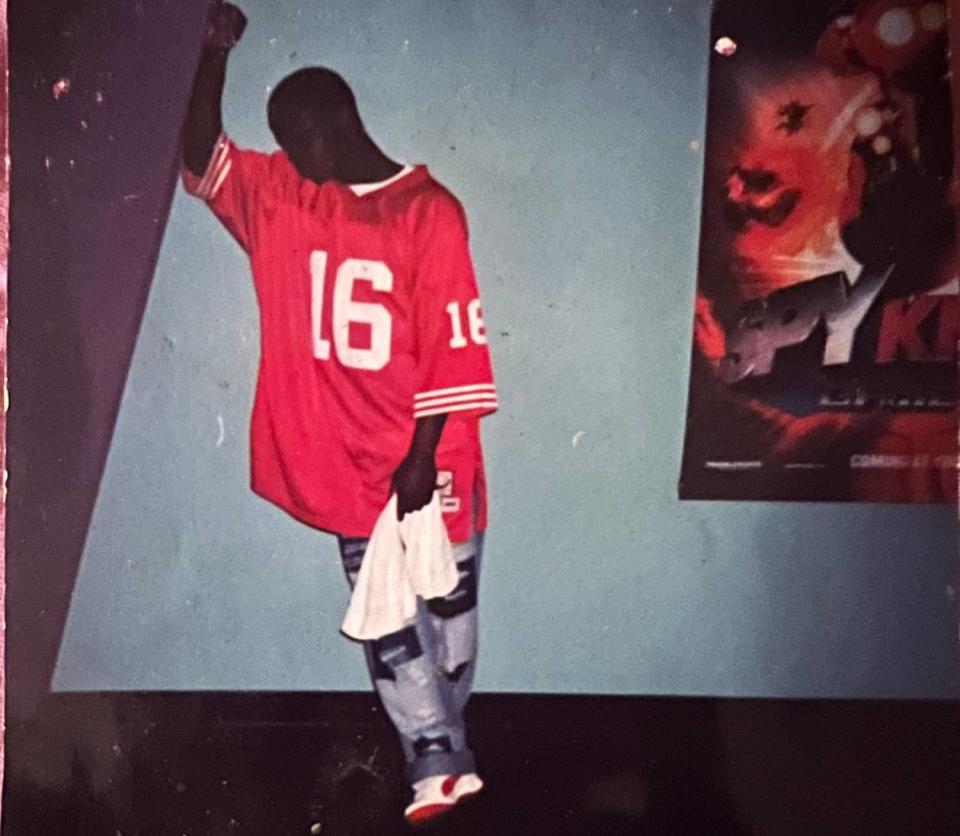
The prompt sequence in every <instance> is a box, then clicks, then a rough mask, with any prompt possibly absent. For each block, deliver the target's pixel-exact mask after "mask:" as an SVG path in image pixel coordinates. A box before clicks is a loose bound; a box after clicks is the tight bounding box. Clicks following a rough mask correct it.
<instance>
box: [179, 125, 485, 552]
mask: <svg viewBox="0 0 960 836" xmlns="http://www.w3.org/2000/svg"><path fill="white" fill-rule="evenodd" d="M183 181H184V185H185V187H186V189H187V191H188V192H190V193H191V194H194V195H197V196H198V197H200V198H202V199H203V200H205V201H206V203H207V204H208V205H209V206H210V208H211V209H212V210H213V212H214V214H215V215H216V216H217V217H218V218H219V219H220V221H221V222H222V223H223V225H224V226H225V227H226V228H227V230H229V232H230V233H231V235H232V236H233V237H234V238H235V239H236V240H237V242H238V243H239V244H240V246H241V247H243V249H244V250H245V251H246V253H247V255H248V257H249V259H250V265H251V270H252V273H253V279H254V285H255V288H256V294H257V301H258V303H259V309H260V367H259V373H258V377H257V386H256V395H255V398H254V405H253V415H252V418H251V428H250V451H251V455H250V461H251V482H252V488H253V490H254V491H255V492H256V493H257V494H259V495H260V496H262V497H264V498H265V499H267V500H269V501H271V502H273V503H275V504H276V505H278V506H280V507H281V508H283V509H284V510H286V511H287V512H288V513H290V514H291V515H292V516H294V517H295V518H297V519H298V520H301V521H302V522H305V523H307V524H309V525H311V526H314V527H316V528H320V529H324V530H326V531H331V532H336V533H338V534H342V535H344V536H351V537H367V536H369V535H370V533H371V531H372V530H373V526H374V523H375V522H376V519H377V517H378V516H379V514H380V512H381V511H382V510H383V508H384V506H385V505H386V503H387V501H388V499H389V496H390V492H391V477H392V475H393V473H394V472H395V471H396V469H397V467H398V466H399V464H400V462H401V461H402V460H403V458H404V456H405V455H406V453H407V451H408V450H409V447H410V442H411V440H412V437H413V431H414V427H415V422H416V419H417V418H420V417H426V416H430V415H438V414H447V415H448V417H447V422H446V425H445V427H444V430H443V434H442V437H441V440H440V443H439V445H438V448H437V455H436V460H437V467H438V470H439V471H440V481H441V482H442V483H444V484H445V487H444V488H443V508H444V519H445V520H446V522H447V528H448V531H449V534H450V538H451V540H452V541H453V542H463V541H465V540H468V539H469V538H470V537H471V535H472V534H473V532H474V531H479V530H482V529H483V528H485V526H486V518H487V510H486V486H485V478H484V468H483V457H482V451H481V445H480V433H479V418H480V417H481V416H483V415H486V414H488V413H491V412H493V411H494V410H495V409H496V407H497V397H496V390H495V386H494V380H493V372H492V368H491V363H490V355H489V351H488V347H487V337H486V332H485V329H484V325H483V318H482V311H481V307H480V299H479V294H478V291H477V283H476V279H475V277H474V271H473V265H472V261H471V257H470V252H469V246H468V240H467V224H466V219H465V216H464V212H463V209H462V207H461V206H460V203H459V202H458V201H457V199H456V198H455V197H454V196H453V195H452V194H451V193H450V192H449V191H447V190H446V189H445V188H444V187H443V186H441V185H440V184H439V183H438V182H437V181H436V180H434V179H433V178H432V177H431V176H430V173H429V171H428V170H427V168H426V167H425V166H415V167H411V168H409V169H407V170H405V171H404V172H402V173H401V175H400V176H397V177H394V178H391V179H390V180H388V181H385V183H383V184H381V185H380V187H378V188H372V189H371V188H363V189H361V188H357V190H356V191H354V190H353V189H352V188H351V187H350V186H349V185H346V184H343V183H338V182H335V181H330V182H326V183H323V184H318V183H316V182H314V181H312V180H308V179H305V178H303V177H301V176H300V174H299V173H298V172H297V170H296V169H295V168H294V166H293V164H292V163H291V162H290V160H289V159H288V158H287V156H286V154H284V153H283V152H282V151H278V152H276V153H272V154H265V153H260V152H255V151H248V150H241V149H239V148H238V147H237V146H236V145H235V144H234V143H233V142H232V141H231V140H229V139H228V138H227V137H221V139H220V140H219V142H218V143H217V145H216V148H215V149H214V153H213V156H212V158H211V161H210V164H209V166H208V169H207V171H206V173H205V174H204V176H203V177H196V176H195V175H193V174H192V173H191V172H189V171H188V170H186V169H184V171H183Z"/></svg>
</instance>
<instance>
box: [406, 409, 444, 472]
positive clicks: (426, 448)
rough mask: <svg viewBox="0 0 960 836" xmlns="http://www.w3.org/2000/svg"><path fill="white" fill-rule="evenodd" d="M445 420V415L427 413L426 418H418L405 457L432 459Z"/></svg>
mask: <svg viewBox="0 0 960 836" xmlns="http://www.w3.org/2000/svg"><path fill="white" fill-rule="evenodd" d="M446 422H447V416H446V415H429V416H427V417H426V418H418V419H417V423H416V427H415V428H414V431H413V440H412V441H411V442H410V450H409V452H408V453H407V458H411V459H420V460H424V459H426V460H430V461H432V460H433V458H434V455H435V454H436V452H437V445H438V444H439V443H440V436H441V435H442V434H443V427H444V424H446Z"/></svg>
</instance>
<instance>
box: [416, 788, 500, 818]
mask: <svg viewBox="0 0 960 836" xmlns="http://www.w3.org/2000/svg"><path fill="white" fill-rule="evenodd" d="M482 791H483V787H480V789H478V790H474V791H473V792H465V793H464V794H463V795H461V796H460V797H459V798H458V799H457V800H456V801H454V802H453V803H452V804H428V805H426V806H425V807H418V808H417V809H416V810H414V811H413V812H412V813H407V814H405V815H404V818H405V819H406V820H407V824H409V825H410V826H411V827H423V826H424V825H427V824H432V823H433V822H435V821H437V820H438V819H442V818H443V817H444V816H446V815H448V814H450V813H452V812H453V811H454V810H455V809H456V808H457V807H459V806H460V805H461V804H463V803H464V802H465V801H469V800H470V799H471V798H476V797H477V796H478V795H480V793H481V792H482Z"/></svg>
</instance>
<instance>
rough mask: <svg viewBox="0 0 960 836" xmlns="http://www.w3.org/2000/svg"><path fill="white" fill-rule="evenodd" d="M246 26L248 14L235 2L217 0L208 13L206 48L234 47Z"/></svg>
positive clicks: (204, 39)
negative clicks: (234, 3)
mask: <svg viewBox="0 0 960 836" xmlns="http://www.w3.org/2000/svg"><path fill="white" fill-rule="evenodd" d="M246 28H247V18H246V15H244V13H243V12H241V11H240V9H239V8H237V7H236V6H234V5H233V3H224V2H222V1H221V0H216V2H215V3H214V4H213V5H212V6H211V7H210V13H209V14H208V15H207V31H206V34H205V35H204V38H203V46H204V48H205V49H233V48H234V47H235V46H236V45H237V43H238V42H239V41H240V38H241V37H242V36H243V30H244V29H246Z"/></svg>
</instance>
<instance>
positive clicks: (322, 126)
mask: <svg viewBox="0 0 960 836" xmlns="http://www.w3.org/2000/svg"><path fill="white" fill-rule="evenodd" d="M267 120H268V122H269V124H270V130H271V131H272V132H273V135H274V137H275V138H276V140H277V143H278V144H279V146H280V147H281V148H282V149H283V150H284V151H285V152H286V154H287V156H288V157H289V158H290V161H291V162H292V163H293V164H294V166H295V167H296V168H297V170H298V171H299V172H300V174H301V175H302V176H304V177H309V178H310V179H312V180H317V181H321V182H322V181H323V180H328V179H331V178H336V177H337V173H338V171H339V170H340V169H341V168H342V165H343V161H344V160H345V159H346V158H347V156H348V155H349V154H350V152H351V150H352V149H353V148H355V147H356V145H357V142H358V140H360V139H361V138H362V137H363V135H364V133H363V124H362V122H361V121H360V116H359V114H358V113H357V102H356V99H355V98H354V95H353V91H352V90H351V89H350V87H349V85H348V84H347V82H345V81H344V80H343V79H342V78H341V77H340V76H339V75H337V73H335V72H334V71H333V70H328V69H326V68H325V67H305V68H304V69H302V70H297V72H295V73H292V74H291V75H288V76H287V77H286V78H284V79H283V81H281V82H280V83H279V84H278V85H277V86H276V88H275V89H274V91H273V93H271V94H270V100H269V102H268V104H267Z"/></svg>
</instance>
